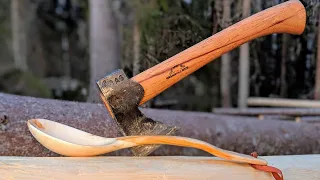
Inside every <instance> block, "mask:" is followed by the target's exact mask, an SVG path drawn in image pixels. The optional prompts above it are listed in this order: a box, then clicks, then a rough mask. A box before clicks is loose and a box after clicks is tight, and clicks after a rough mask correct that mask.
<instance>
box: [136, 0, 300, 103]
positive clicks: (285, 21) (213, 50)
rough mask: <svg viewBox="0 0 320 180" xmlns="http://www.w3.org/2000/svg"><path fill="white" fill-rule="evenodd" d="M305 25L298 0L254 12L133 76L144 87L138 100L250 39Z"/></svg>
mask: <svg viewBox="0 0 320 180" xmlns="http://www.w3.org/2000/svg"><path fill="white" fill-rule="evenodd" d="M305 25H306V10H305V8H304V6H303V4H302V3H301V2H300V1H298V0H290V1H287V2H284V3H281V4H279V5H276V6H274V7H271V8H268V9H266V10H264V11H261V12H259V13H257V14H254V15H252V16H250V17H248V18H246V19H244V20H242V21H240V22H238V23H236V24H234V25H232V26H230V27H228V28H226V29H224V30H222V31H220V32H218V33H217V34H214V35H212V36H211V37H209V38H207V39H205V40H203V41H201V42H199V43H198V44H196V45H194V46H192V47H190V48H188V49H186V50H184V51H182V52H180V53H179V54H177V55H175V56H173V57H171V58H169V59H167V60H165V61H163V62H161V63H159V64H158V65H156V66H154V67H152V68H150V69H148V70H146V71H143V72H141V73H140V74H138V75H136V76H134V77H133V78H132V80H134V81H136V82H138V83H140V84H141V85H142V87H143V88H144V91H145V94H144V97H143V99H142V100H141V102H140V104H143V103H144V102H146V101H148V100H150V99H151V98H153V97H155V96H157V95H158V94H160V93H161V92H163V91H164V90H166V89H167V88H169V87H170V86H172V85H173V84H175V83H177V82H178V81H180V80H181V79H183V78H184V77H186V76H188V75H189V74H191V73H193V72H194V71H196V70H198V69H199V68H201V67H202V66H204V65H206V64H208V63H209V62H211V61H213V60H214V59H216V58H218V57H220V56H221V55H223V54H224V53H226V52H228V51H230V50H232V49H234V48H236V47H238V46H240V45H242V44H244V43H246V42H248V41H250V40H252V39H255V38H258V37H261V36H265V35H269V34H273V33H289V34H295V35H298V34H302V33H303V31H304V29H305Z"/></svg>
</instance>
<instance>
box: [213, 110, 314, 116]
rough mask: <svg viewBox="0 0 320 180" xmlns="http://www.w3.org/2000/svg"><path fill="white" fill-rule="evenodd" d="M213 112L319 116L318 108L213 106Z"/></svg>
mask: <svg viewBox="0 0 320 180" xmlns="http://www.w3.org/2000/svg"><path fill="white" fill-rule="evenodd" d="M212 112H213V113H215V114H224V115H241V116H259V115H287V116H320V108H245V109H239V108H215V109H213V110H212Z"/></svg>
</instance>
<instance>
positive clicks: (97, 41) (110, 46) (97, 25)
mask: <svg viewBox="0 0 320 180" xmlns="http://www.w3.org/2000/svg"><path fill="white" fill-rule="evenodd" d="M111 3H112V1H108V0H89V10H90V15H89V16H90V18H89V21H90V22H89V24H90V25H89V26H90V30H89V31H90V33H89V38H90V40H89V41H90V87H89V97H88V99H87V100H88V101H89V102H100V101H101V100H100V98H99V90H98V88H97V85H96V82H97V81H98V80H99V79H101V78H103V77H105V76H106V75H107V74H108V73H111V72H112V71H114V70H116V69H117V68H119V64H120V57H121V54H120V44H119V43H120V40H119V34H118V31H117V25H116V19H115V16H114V14H113V11H112V4H111Z"/></svg>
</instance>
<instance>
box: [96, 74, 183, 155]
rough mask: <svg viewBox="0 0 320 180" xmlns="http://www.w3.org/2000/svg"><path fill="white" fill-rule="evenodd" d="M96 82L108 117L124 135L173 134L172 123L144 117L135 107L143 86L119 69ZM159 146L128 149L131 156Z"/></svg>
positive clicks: (140, 96) (138, 101)
mask: <svg viewBox="0 0 320 180" xmlns="http://www.w3.org/2000/svg"><path fill="white" fill-rule="evenodd" d="M97 85H98V87H99V89H100V91H101V94H100V97H101V99H102V100H103V102H104V104H105V106H106V108H107V110H108V111H109V114H110V115H111V117H112V119H113V120H114V121H115V122H116V124H117V125H118V127H119V129H120V132H121V133H122V134H123V135H124V136H139V135H174V134H175V132H176V131H177V130H178V127H176V126H169V125H166V124H164V123H161V122H159V121H155V120H153V119H151V118H148V117H146V116H145V115H144V114H143V113H142V112H141V111H140V110H139V108H138V106H139V103H140V101H141V99H142V97H143V95H144V89H143V87H142V86H141V85H140V84H139V83H137V82H135V81H133V80H130V79H128V78H127V76H126V74H125V73H124V72H123V70H117V71H115V72H113V73H111V74H109V75H107V76H106V77H104V78H102V79H100V80H99V81H98V82H97ZM159 147H160V145H145V146H138V147H134V148H131V150H132V152H133V154H134V155H135V156H147V155H149V154H150V153H152V152H153V151H155V150H156V149H157V148H159Z"/></svg>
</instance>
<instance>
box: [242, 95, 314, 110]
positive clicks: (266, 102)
mask: <svg viewBox="0 0 320 180" xmlns="http://www.w3.org/2000/svg"><path fill="white" fill-rule="evenodd" d="M247 105H248V106H273V107H297V108H320V101H318V100H302V99H285V98H263V97H249V98H248V99H247Z"/></svg>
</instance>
